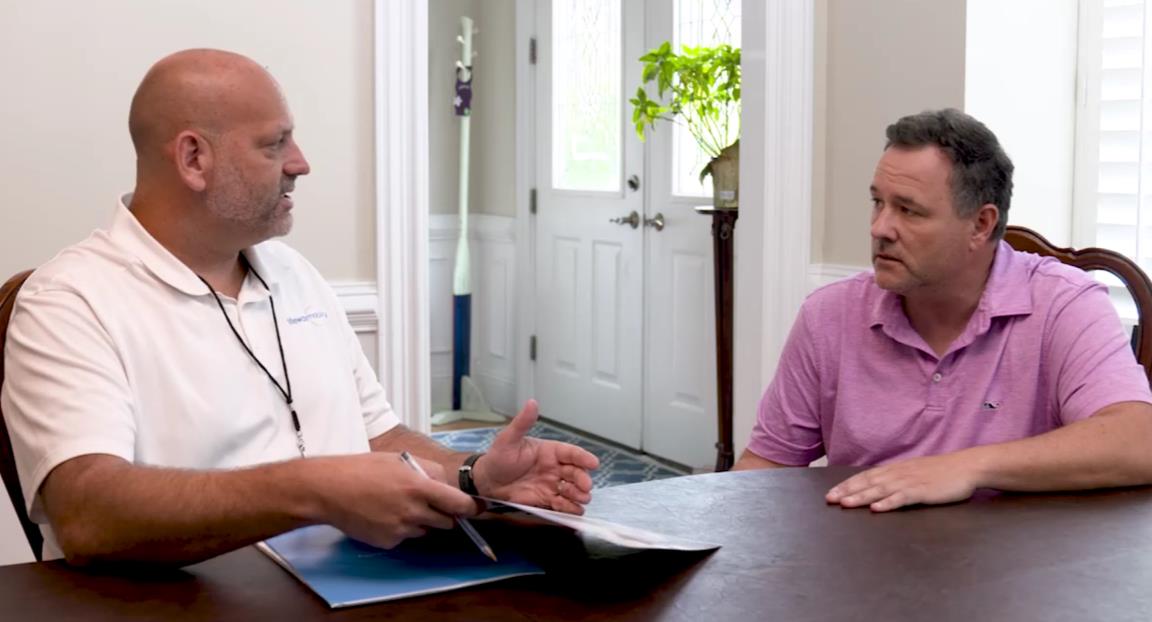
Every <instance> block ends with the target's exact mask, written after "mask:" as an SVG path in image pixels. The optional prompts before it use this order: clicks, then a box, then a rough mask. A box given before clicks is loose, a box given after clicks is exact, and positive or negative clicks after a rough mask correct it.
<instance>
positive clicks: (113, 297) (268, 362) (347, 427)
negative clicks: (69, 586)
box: [0, 195, 399, 558]
mask: <svg viewBox="0 0 1152 622" xmlns="http://www.w3.org/2000/svg"><path fill="white" fill-rule="evenodd" d="M130 197H131V195H125V196H124V197H123V198H122V199H121V203H120V206H119V208H118V209H117V212H116V215H115V217H114V218H113V221H112V225H111V227H110V228H109V229H107V230H103V229H101V230H97V231H95V232H93V233H92V235H91V236H89V237H88V239H86V240H84V241H83V242H80V243H79V244H76V245H75V246H71V247H69V248H67V249H65V250H64V251H62V252H61V253H60V254H59V255H57V256H56V257H55V258H53V259H52V260H51V261H49V262H48V263H46V264H44V265H43V266H41V267H40V268H39V269H38V270H36V272H35V273H34V274H33V275H32V276H31V277H30V278H29V279H28V281H27V282H26V283H25V284H24V287H23V288H22V289H21V291H20V294H19V296H18V297H17V299H16V306H15V309H14V311H13V313H12V320H11V324H10V325H9V327H8V340H7V347H6V348H5V351H4V357H5V358H4V361H5V369H6V371H7V373H6V378H5V382H4V386H3V388H2V390H0V400H2V401H0V405H2V408H3V411H4V416H5V418H6V419H7V422H8V429H9V432H10V433H11V436H12V449H13V452H14V454H15V456H16V463H17V466H18V468H19V472H20V482H21V485H22V486H23V489H24V496H25V502H26V504H27V508H28V511H29V515H30V516H31V517H32V520H35V521H37V522H39V523H41V524H42V525H43V528H42V531H43V532H44V536H45V547H44V549H45V550H44V553H45V557H46V558H49V557H59V555H60V552H59V547H58V546H57V545H56V542H55V538H54V537H53V534H52V533H51V529H50V528H49V527H48V525H47V524H46V523H47V520H46V518H45V517H44V514H43V512H42V510H41V508H40V503H39V500H38V499H39V497H38V494H37V493H38V491H39V489H40V485H41V484H42V483H43V481H44V478H45V476H47V474H48V473H49V472H50V471H51V470H52V469H53V468H54V467H55V466H56V465H58V464H60V463H62V462H64V461H65V460H68V459H70V458H74V457H76V456H80V455H85V454H96V453H99V454H111V455H114V456H119V457H121V458H124V459H125V460H128V461H130V462H134V463H136V464H145V465H151V466H163V467H177V468H190V469H226V468H233V467H241V466H249V465H254V464H261V463H267V462H274V461H280V460H286V459H291V458H296V457H299V451H298V449H297V446H296V433H295V431H294V429H293V426H292V419H291V415H290V413H289V410H288V407H287V405H286V404H285V401H284V398H283V397H282V395H281V394H280V393H279V391H278V390H277V389H276V387H275V386H274V385H273V384H272V382H271V381H270V380H269V379H268V377H267V376H266V375H265V374H264V372H263V371H261V370H260V368H259V367H258V366H257V365H256V363H254V362H253V361H252V359H251V358H250V357H249V355H248V354H247V353H246V352H245V351H244V348H243V347H241V345H240V343H239V342H238V341H237V339H236V336H235V335H233V334H232V331H231V330H230V329H229V328H228V325H227V323H226V322H225V320H224V316H223V314H222V313H221V311H220V308H219V307H218V306H217V303H216V300H215V299H214V298H213V297H212V295H211V293H210V292H209V290H208V287H207V286H206V285H205V284H204V283H203V282H201V281H200V279H199V278H198V277H197V276H196V274H195V273H193V272H192V271H191V270H190V269H189V268H188V267H187V266H185V265H184V264H183V263H181V262H180V260H178V259H176V257H174V256H173V255H172V254H171V253H169V252H168V251H167V250H166V249H165V248H164V247H163V246H161V245H160V244H159V243H158V242H157V241H156V240H155V239H153V238H152V236H151V235H149V234H148V232H147V231H146V230H145V229H144V228H143V227H142V226H140V224H139V222H137V220H136V218H135V216H133V215H132V212H130V211H129V210H128V209H127V207H126V205H128V204H129V203H130V201H131V198H130ZM244 254H245V256H246V257H247V259H248V261H249V263H250V265H251V266H252V268H253V269H254V270H255V271H256V272H257V273H259V275H260V276H261V277H263V278H264V281H265V282H266V283H267V284H268V287H269V289H270V290H271V295H272V297H273V298H274V299H275V303H276V315H277V317H278V318H279V327H280V337H281V339H282V340H283V344H284V357H285V360H286V361H287V367H288V374H289V377H290V378H291V381H292V397H293V400H294V404H295V406H296V412H297V414H298V415H299V417H300V424H301V429H302V430H303V434H304V441H305V445H306V447H307V453H308V455H309V456H319V455H332V454H351V453H360V452H366V451H369V446H368V439H370V438H372V437H375V436H377V435H379V434H382V433H384V432H386V431H388V430H389V429H391V428H392V427H393V426H395V425H396V424H397V423H399V420H398V419H397V417H396V415H395V413H393V412H392V408H391V406H390V405H389V403H388V401H387V399H386V397H385V395H384V390H383V388H382V387H381V386H380V383H379V382H378V381H377V379H376V376H375V374H374V373H373V371H372V368H371V367H370V365H369V364H368V361H367V359H366V358H365V357H364V354H363V352H362V350H361V348H360V345H359V342H358V341H357V339H356V336H355V334H354V333H353V331H352V328H351V326H350V325H349V324H348V320H347V318H346V316H345V314H344V311H343V308H342V307H341V305H340V303H339V301H338V300H337V298H336V296H335V294H334V293H333V292H332V290H331V288H330V287H329V286H328V284H327V282H326V281H325V280H324V279H323V278H322V277H321V276H320V274H319V273H318V272H317V271H316V269H315V268H314V267H313V266H312V265H311V264H310V263H308V261H307V260H305V259H304V258H303V257H302V256H301V255H300V254H299V253H297V252H296V251H294V250H292V249H291V248H289V247H288V246H286V245H285V244H283V243H280V242H274V241H270V242H264V243H261V244H259V245H256V246H254V247H252V248H249V249H247V250H246V251H244ZM221 300H223V302H224V308H225V309H226V310H227V312H228V314H229V316H230V317H231V319H232V323H233V325H234V326H235V327H236V330H237V331H239V333H240V335H241V336H242V337H243V338H244V341H245V342H247V344H248V346H249V347H250V348H252V350H253V352H255V354H256V356H257V357H259V359H260V361H261V362H263V363H264V365H265V367H267V368H268V371H270V372H271V373H272V374H273V375H274V376H275V377H276V379H277V381H278V382H280V384H281V386H285V379H284V372H283V366H282V365H281V359H280V352H279V348H278V347H277V342H276V332H275V328H274V326H273V320H272V310H271V306H270V305H269V291H268V290H266V289H265V288H264V287H263V286H262V285H261V284H260V281H259V280H258V279H256V278H255V277H254V276H253V275H252V274H251V273H249V274H248V277H247V278H246V279H245V281H244V284H243V286H242V288H241V291H240V295H239V297H238V299H235V300H234V299H231V298H229V297H227V296H224V295H221Z"/></svg>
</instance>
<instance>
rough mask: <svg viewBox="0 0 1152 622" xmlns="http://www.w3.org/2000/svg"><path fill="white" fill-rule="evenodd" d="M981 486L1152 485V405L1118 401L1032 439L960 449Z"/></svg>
mask: <svg viewBox="0 0 1152 622" xmlns="http://www.w3.org/2000/svg"><path fill="white" fill-rule="evenodd" d="M959 453H960V454H961V455H963V456H964V458H965V459H966V460H968V461H970V463H971V464H972V466H973V468H974V469H975V473H976V482H975V484H976V487H979V488H996V489H999V490H1017V491H1047V490H1087V489H1092V488H1107V487H1115V486H1135V485H1142V484H1150V483H1152V405H1149V404H1146V403H1143V402H1123V403H1120V404H1114V405H1112V406H1109V407H1107V408H1105V409H1103V410H1101V411H1100V412H1099V413H1097V414H1096V415H1094V416H1092V417H1089V418H1088V419H1085V420H1083V421H1078V422H1076V423H1073V424H1070V425H1067V426H1064V427H1062V428H1059V429H1056V430H1053V431H1051V432H1048V433H1046V434H1041V435H1039V436H1034V437H1031V438H1026V439H1022V440H1019V441H1013V442H1010V443H1001V444H997V445H986V446H982V447H973V448H971V449H966V450H964V451H962V452H959Z"/></svg>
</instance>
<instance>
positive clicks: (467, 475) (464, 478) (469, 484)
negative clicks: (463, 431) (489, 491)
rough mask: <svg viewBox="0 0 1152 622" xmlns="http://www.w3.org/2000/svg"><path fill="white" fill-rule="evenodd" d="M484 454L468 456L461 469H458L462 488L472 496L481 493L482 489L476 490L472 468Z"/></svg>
mask: <svg viewBox="0 0 1152 622" xmlns="http://www.w3.org/2000/svg"><path fill="white" fill-rule="evenodd" d="M483 455H484V454H483V453H478V454H472V455H471V456H468V457H467V458H465V459H464V464H461V465H460V470H459V471H457V473H458V474H459V477H460V490H463V491H464V492H466V493H468V494H470V495H472V496H477V495H479V494H480V491H479V490H476V480H474V479H472V469H473V467H474V466H475V464H476V461H477V460H479V459H480V456H483Z"/></svg>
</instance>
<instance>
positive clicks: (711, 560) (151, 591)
mask: <svg viewBox="0 0 1152 622" xmlns="http://www.w3.org/2000/svg"><path fill="white" fill-rule="evenodd" d="M851 472H852V470H850V469H838V468H828V469H789V470H782V471H760V472H736V473H717V474H711V475H700V476H693V477H683V478H676V479H670V480H662V481H656V482H648V483H644V484H634V485H630V486H621V487H618V488H611V489H606V490H600V491H597V493H596V500H595V501H594V503H593V509H592V513H593V514H594V515H599V516H603V517H606V518H612V519H614V520H617V521H619V522H623V523H629V524H635V525H638V526H642V527H650V528H654V529H658V530H662V531H667V532H669V533H673V534H678V535H681V536H686V537H693V538H697V539H709V540H714V541H717V542H720V543H722V544H723V545H724V548H722V549H720V550H719V551H716V552H715V553H713V554H711V555H689V556H684V555H672V554H668V553H651V552H650V553H641V554H632V555H624V556H618V555H614V554H612V553H610V552H608V553H605V552H597V553H595V554H594V555H593V556H592V558H589V557H588V554H587V553H586V552H584V551H583V548H582V547H583V545H581V544H579V541H578V540H576V539H574V538H570V541H568V542H566V543H565V542H560V543H557V542H556V541H555V540H553V541H552V544H551V545H549V546H543V545H542V546H540V547H539V548H540V549H541V550H542V552H541V555H543V558H542V559H545V561H546V563H548V564H550V566H551V567H552V569H553V571H554V572H553V573H552V574H550V575H548V576H542V577H528V578H521V579H513V580H509V581H505V582H501V583H495V584H491V585H488V586H479V587H475V588H470V589H466V590H460V591H456V592H451V593H446V594H439V595H433V596H427V597H421V598H414V599H409V600H401V601H393V602H389V603H380V604H375V605H366V606H361V607H355V608H351V609H344V610H336V611H330V610H328V609H327V607H326V606H325V605H324V604H323V603H322V601H320V599H318V598H316V597H315V596H313V595H312V593H311V592H309V591H308V590H307V589H306V588H304V587H303V586H302V585H300V584H298V583H297V582H296V581H295V580H294V579H292V578H291V577H290V576H289V575H288V574H287V573H285V572H284V571H283V570H281V569H280V568H279V567H277V566H275V565H274V564H272V562H270V561H268V560H267V559H265V558H264V557H263V556H262V555H261V554H260V553H259V552H257V551H255V550H253V549H251V548H249V549H243V550H240V551H237V552H234V553H231V554H228V555H223V556H221V557H219V558H216V559H214V560H211V561H208V562H205V563H203V564H199V565H196V566H191V567H189V568H187V569H186V570H182V571H171V572H151V573H147V574H142V575H138V576H123V575H117V574H92V573H86V572H80V571H76V570H72V569H69V568H67V567H66V566H65V565H63V564H61V563H58V562H50V563H43V564H23V565H17V566H8V567H3V568H0V619H3V620H35V621H36V622H52V621H55V620H86V621H88V620H93V621H95V620H129V619H132V620H140V619H150V620H248V621H252V620H276V621H278V622H283V621H287V620H321V619H322V620H393V619H443V620H581V619H589V618H599V619H613V620H619V619H629V620H632V619H636V620H657V619H659V620H686V621H692V622H697V621H701V620H786V621H790V622H791V621H805V620H853V621H856V620H918V621H919V620H928V621H930V622H946V621H949V620H963V621H966V622H969V621H977V622H989V621H992V620H1045V621H1051V620H1069V621H1072V620H1075V621H1083V620H1152V490H1150V489H1133V490H1122V491H1112V492H1101V493H1085V494H1068V495H993V494H985V495H981V496H978V497H977V498H976V499H974V500H972V501H970V502H968V503H962V504H957V505H952V506H946V507H933V508H918V509H913V510H909V511H902V512H896V513H892V514H886V515H881V514H871V513H869V512H868V511H866V510H841V509H839V508H836V507H828V506H826V505H825V504H824V502H823V499H822V497H823V493H824V491H825V490H826V489H827V488H829V487H830V486H832V485H833V484H835V483H836V482H838V481H839V480H841V479H842V478H843V477H845V476H846V475H848V474H849V473H851ZM527 531H529V532H532V530H531V529H528V530H527ZM537 535H539V534H535V533H530V534H529V536H528V537H529V538H532V537H536V536H537ZM551 535H552V536H556V535H564V536H565V537H567V534H560V533H559V532H556V531H552V532H551Z"/></svg>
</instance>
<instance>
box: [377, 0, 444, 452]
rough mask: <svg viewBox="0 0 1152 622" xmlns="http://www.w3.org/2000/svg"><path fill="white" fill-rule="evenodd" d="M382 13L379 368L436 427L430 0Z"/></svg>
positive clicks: (382, 7)
mask: <svg viewBox="0 0 1152 622" xmlns="http://www.w3.org/2000/svg"><path fill="white" fill-rule="evenodd" d="M374 17H375V23H374V26H375V31H374V33H375V36H374V43H375V98H374V99H375V115H376V285H377V292H378V293H379V296H378V297H377V313H378V315H379V319H380V333H379V339H378V340H377V343H378V352H379V358H378V361H379V362H378V366H377V367H378V369H377V375H378V376H379V377H380V381H381V383H382V384H383V385H384V388H385V390H387V392H388V397H389V399H390V400H391V402H392V407H393V408H394V409H395V410H396V412H397V413H399V415H400V420H401V421H403V422H404V423H405V424H406V425H407V426H408V427H410V428H412V429H414V430H418V431H421V432H428V431H430V430H431V427H432V426H431V421H430V417H431V414H432V413H431V410H432V406H431V402H430V397H429V396H430V384H429V362H428V351H429V337H428V204H429V198H428V192H429V189H428V179H429V177H428V166H429V164H428V1H427V0H417V1H415V2H399V1H396V0H376V1H375V15H374Z"/></svg>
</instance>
